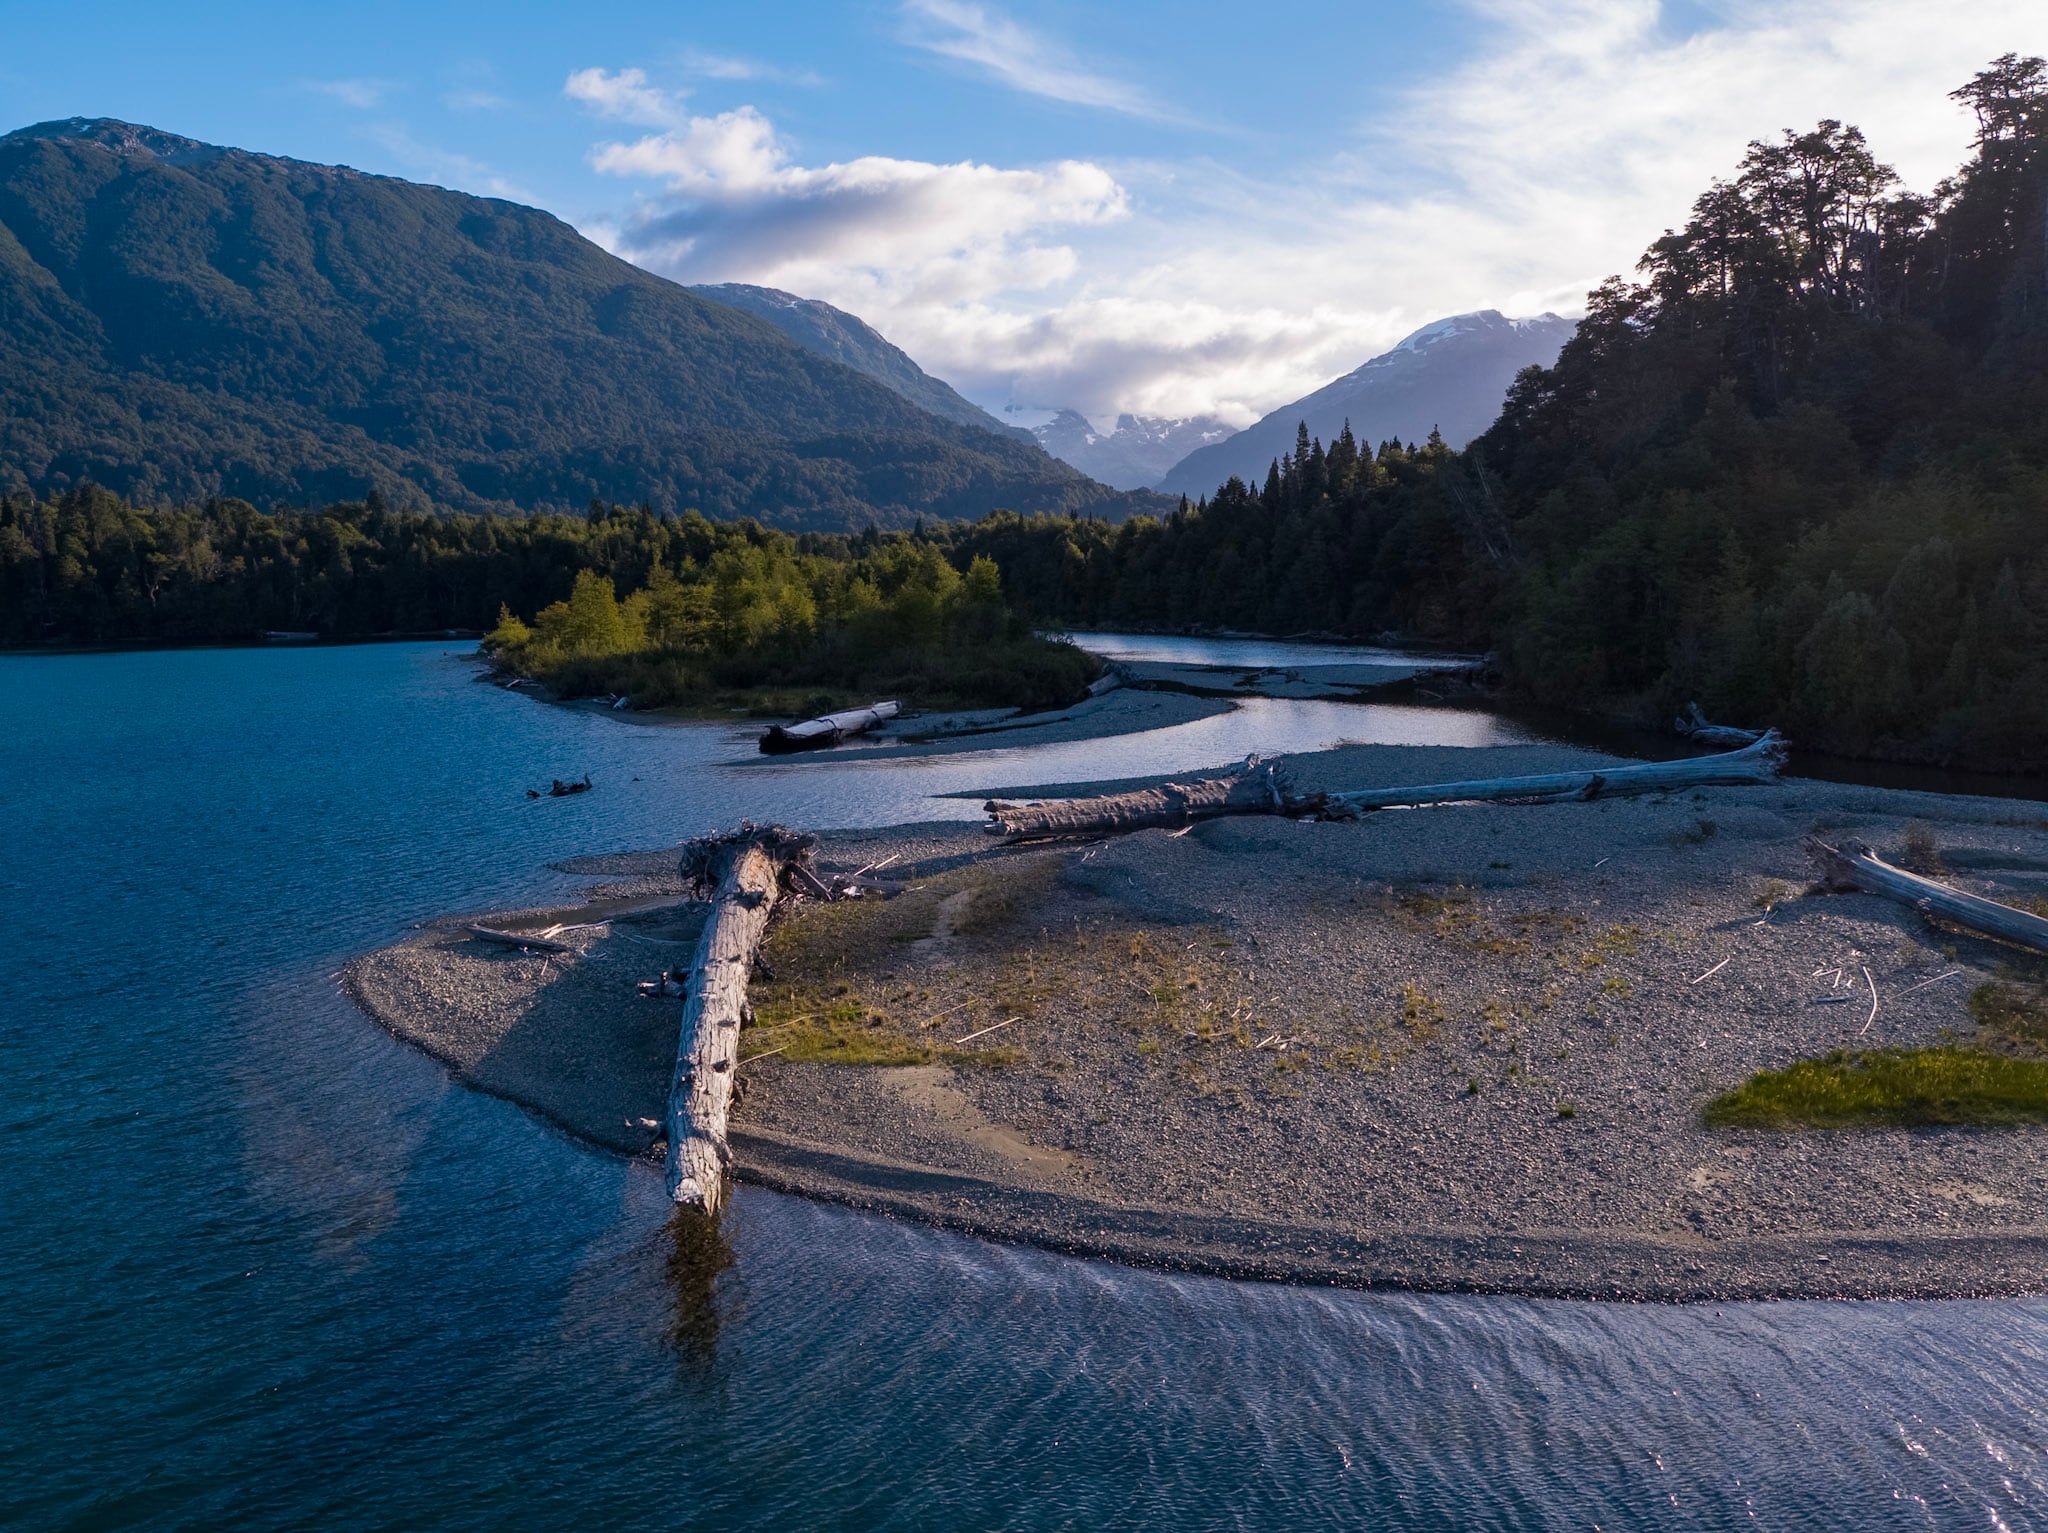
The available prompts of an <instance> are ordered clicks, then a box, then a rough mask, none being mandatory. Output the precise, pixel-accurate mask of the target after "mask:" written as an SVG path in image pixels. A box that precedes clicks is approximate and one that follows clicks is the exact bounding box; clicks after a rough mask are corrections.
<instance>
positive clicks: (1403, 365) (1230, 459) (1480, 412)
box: [1067, 309, 1572, 495]
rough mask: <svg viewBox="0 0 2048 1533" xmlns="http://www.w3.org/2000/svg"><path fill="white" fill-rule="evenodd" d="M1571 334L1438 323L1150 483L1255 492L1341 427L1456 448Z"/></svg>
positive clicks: (1555, 322)
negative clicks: (1303, 435)
mask: <svg viewBox="0 0 2048 1533" xmlns="http://www.w3.org/2000/svg"><path fill="white" fill-rule="evenodd" d="M1571 333H1572V322H1571V321H1570V320H1568V319H1560V318H1558V317H1557V316H1556V315H1555V314H1544V315H1539V316H1538V317H1537V318H1535V319H1508V318H1506V317H1505V316H1504V315H1502V314H1501V313H1500V312H1499V311H1498V310H1496V309H1483V310H1481V311H1480V312H1478V313H1476V314H1459V315H1455V316H1453V317H1452V318H1450V319H1440V320H1437V321H1436V322H1435V323H1433V324H1428V325H1424V326H1423V327H1422V328H1421V329H1420V330H1418V331H1416V332H1415V333H1414V334H1413V335H1411V336H1409V337H1408V338H1407V339H1406V340H1404V341H1402V342H1401V343H1400V344H1399V345H1398V346H1396V347H1394V348H1393V349H1392V350H1391V351H1387V352H1383V353H1381V354H1380V355H1379V356H1376V357H1374V358H1373V359H1372V360H1371V361H1370V362H1367V363H1366V364H1365V365H1364V366H1362V367H1360V368H1358V369H1356V370H1355V371H1353V372H1349V373H1346V374H1345V375H1344V376H1343V377H1341V378H1339V379H1337V380H1336V381H1335V382H1334V383H1326V384H1324V385H1323V387H1321V388H1319V389H1317V390H1316V391H1315V392H1314V393H1313V394H1309V395H1307V396H1305V397H1304V398H1301V399H1297V400H1296V401H1295V402H1294V403H1293V404H1291V405H1283V406H1281V408H1279V409H1277V410H1275V411H1273V412H1272V413H1271V414H1270V415H1268V416H1266V417H1265V418H1264V419H1263V420H1260V421H1257V422H1255V423H1254V424H1252V425H1250V426H1247V427H1246V428H1245V429H1244V430H1243V431H1240V432H1238V433H1237V434H1236V435H1235V436H1230V437H1226V438H1224V439H1223V440H1222V441H1220V442H1217V443H1216V444H1215V445H1213V446H1208V447H1203V448H1200V449H1199V450H1196V451H1193V452H1190V453H1189V454H1188V455H1187V456H1186V457H1185V458H1183V459H1181V460H1180V461H1179V462H1178V463H1176V464H1174V466H1173V467H1172V468H1171V469H1170V470H1169V471H1167V472H1166V473H1165V474H1163V475H1161V476H1160V477H1159V478H1158V479H1156V480H1154V481H1153V483H1155V484H1156V485H1157V486H1158V488H1160V489H1162V490H1166V491H1169V492H1171V493H1173V494H1176V495H1206V494H1208V493H1209V492H1210V491H1211V490H1213V489H1215V488H1216V486H1217V485H1219V484H1221V483H1223V481H1224V480H1226V479H1228V478H1229V477H1230V476H1231V475H1232V474H1235V475H1237V477H1238V478H1240V479H1243V480H1244V481H1246V482H1247V483H1249V484H1256V483H1258V482H1259V481H1260V480H1261V479H1263V478H1264V477H1265V473H1266V469H1267V468H1268V467H1269V466H1270V465H1271V464H1272V462H1273V460H1274V459H1275V458H1277V457H1279V456H1280V455H1281V454H1282V453H1285V452H1290V451H1292V450H1293V447H1294V437H1295V428H1296V427H1298V426H1301V425H1303V424H1306V425H1307V427H1308V429H1309V431H1310V433H1311V434H1312V435H1314V436H1317V437H1320V438H1321V439H1322V440H1323V441H1325V442H1329V441H1334V440H1335V439H1336V436H1337V433H1338V432H1339V431H1341V430H1342V429H1343V427H1344V424H1345V422H1347V421H1348V422H1350V423H1351V427H1352V429H1353V430H1354V431H1356V432H1357V433H1358V434H1359V436H1360V437H1361V438H1362V439H1364V440H1366V441H1384V440H1387V439H1389V438H1399V439H1400V440H1402V441H1406V442H1420V441H1422V440H1423V439H1424V438H1425V437H1427V436H1428V435H1429V434H1430V432H1432V431H1436V432H1439V433H1441V435H1442V436H1443V439H1444V440H1445V441H1447V442H1449V443H1450V444H1451V446H1453V447H1463V446H1464V445H1465V444H1466V443H1467V442H1468V441H1470V440H1471V439H1472V438H1473V437H1475V436H1477V435H1479V433H1480V432H1482V431H1484V430H1485V429H1486V428H1487V427H1488V426H1490V425H1492V424H1493V422H1494V420H1495V418H1496V417H1498V416H1499V414H1500V409H1501V402H1502V401H1503V400H1504V399H1505V398H1506V397H1507V391H1508V385H1509V384H1511V383H1513V382H1514V379H1515V374H1517V373H1518V372H1520V371H1521V370H1522V369H1523V368H1525V367H1528V366H1531V365H1547V364H1549V363H1550V362H1552V361H1554V360H1555V359H1556V357H1557V350H1558V348H1559V347H1560V346H1562V345H1563V344H1564V343H1565V340H1566V339H1567V338H1568V337H1569V336H1570V335H1571ZM1067 461H1069V462H1073V461H1074V460H1073V459H1071V458H1070V459H1068V460H1067ZM1098 477H1100V476H1098Z"/></svg>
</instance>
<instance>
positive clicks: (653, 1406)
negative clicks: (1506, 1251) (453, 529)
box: [0, 641, 2048, 1530]
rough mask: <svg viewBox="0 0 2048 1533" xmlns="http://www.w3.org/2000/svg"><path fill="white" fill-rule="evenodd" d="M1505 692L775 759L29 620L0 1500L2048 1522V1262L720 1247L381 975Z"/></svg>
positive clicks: (506, 1519) (855, 1219)
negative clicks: (1716, 1301) (501, 1095)
mask: <svg viewBox="0 0 2048 1533" xmlns="http://www.w3.org/2000/svg"><path fill="white" fill-rule="evenodd" d="M1148 642H1170V641H1148ZM1230 663H1237V662H1236V660H1235V659H1233V660H1232V661H1231V662H1230ZM1491 728H1492V726H1491V725H1490V723H1489V722H1488V721H1487V720H1485V719H1484V718H1483V717H1482V716H1478V715H1445V714H1441V713H1436V712H1422V713H1418V711H1417V710H1403V709H1377V710H1374V709H1359V708H1355V707H1348V706H1347V705H1342V704H1259V705H1256V706H1253V707H1249V708H1247V709H1244V710H1242V711H1240V712H1239V713H1236V714H1232V715H1229V716H1227V717H1226V718H1224V719H1213V720H1206V721H1203V722H1201V723H1199V724H1194V725H1188V726H1184V727H1183V729H1180V730H1170V731H1161V732H1159V733H1158V734H1156V735H1149V736H1136V737H1131V738H1128V739H1125V740H1121V741H1110V742H1099V743H1095V744H1084V745H1071V746H1048V747H1041V748H1037V749H1031V750H1011V751H1003V752H1000V753H997V752H991V753H988V754H986V755H977V756H971V757H951V758H945V759H942V760H939V761H927V762H896V763H869V764H865V765H848V764H820V763H815V762H812V763H802V764H793V765H773V766H763V765H759V764H756V762H755V761H753V760H750V759H749V757H750V753H751V751H752V744H751V735H750V734H749V733H748V732H744V731H739V730H733V729H724V728H721V727H717V726H710V725H704V726H691V727H687V728H656V727H634V726H630V725H627V724H624V723H622V722H620V721H617V720H614V719H610V718H605V717H600V716H597V715H594V714H587V713H581V712H576V711H572V710H567V709H559V708H550V707H546V706H544V705H541V704H538V703H535V702H533V701H531V700H529V699H525V698H522V697H519V696H516V695H514V694H509V693H506V692H503V691H501V690H499V689H496V688H492V687H488V686H482V685H479V684H477V683H476V682H475V681H474V680H473V679H472V668H471V667H470V666H469V665H468V664H467V663H465V661H464V660H463V658H462V656H461V654H460V652H459V649H457V648H455V647H451V646H447V645H389V646H371V647H362V648H332V649H327V648H322V649H307V650H286V651H280V650H218V651H184V652H176V653H157V654H118V655H80V656H44V657H32V658H31V657H7V658H0V895H4V897H5V899H6V902H7V907H8V920H7V934H8V937H9V939H10V941H9V947H10V949H11V951H10V954H9V960H8V961H7V962H6V963H5V964H4V965H0V1087H4V1093H0V1270H4V1272H5V1274H6V1280H7V1287H6V1302H5V1304H4V1306H0V1381H4V1390H0V1402H4V1409H0V1526H5V1527H8V1528H33V1529H44V1528H51V1529H57V1528H63V1529H101V1528H151V1529H156V1528H163V1529H221V1528H235V1529H245V1528H246V1529H285V1528H293V1529H297V1528H320V1529H418V1528H454V1529H470V1528H476V1529H521V1528H546V1529H553V1528H563V1529H591V1530H594V1529H610V1528H622V1529H639V1528H647V1529H682V1528H738V1529H764V1530H766V1529H809V1528H823V1529H842V1528H843V1529H870V1528H888V1529H896V1528H901V1529H924V1528H933V1529H953V1528H1016V1529H1038V1528H1071V1529H1097V1528H1176V1529H1180V1528H1190V1529H1208V1528H1218V1529H1224V1528H1227V1529H1269V1528H1270V1529H1294V1528H1309V1527H1362V1528H1392V1529H1411V1528H1412V1529H1439V1528H1486V1529H1492V1528H1498V1529H1521V1528H1546V1529H1547V1528H1557V1529H1567V1528H1571V1529H1585V1528H1592V1527H1600V1528H1608V1529H1620V1528H1643V1527H1657V1528H1687V1529H1694V1528H1700V1529H1705V1528H1737V1527H1742V1528H1751V1527H1764V1528H1857V1529H1863V1528H1870V1529H1892V1528H1900V1529H1908V1528H1993V1529H1995V1528H2000V1527H2005V1528H2012V1529H2021V1528H2030V1527H2048V1513H2044V1511H2043V1510H2042V1509H2043V1508H2044V1507H2048V1459H2044V1454H2048V1441H2044V1438H2048V1355H2044V1353H2048V1303H2039V1302H2032V1301H2025V1302H2013V1301H2000V1302H1970V1303H1944V1304H1830V1303H1812V1304H1770V1305H1727V1306H1722V1307H1718V1308H1716V1307H1677V1308H1673V1307H1657V1306H1606V1305H1597V1304H1585V1303H1564V1302H1553V1301H1528V1300H1507V1299H1482V1298H1464V1297H1443V1296H1429V1295H1406V1294H1360V1293H1345V1292H1332V1291H1317V1290H1306V1289H1294V1288H1286V1287H1278V1286H1267V1285H1258V1284H1243V1285H1237V1284H1229V1283H1223V1282H1216V1281H1210V1280H1201V1279H1187V1278H1177V1277H1173V1276H1167V1275H1161V1274H1156V1273H1149V1272H1144V1271H1137V1270H1131V1269H1125V1268H1119V1267H1115V1266H1110V1265H1105V1264H1100V1263H1091V1262H1079V1261H1072V1260H1068V1259H1065V1258H1060V1257H1056V1256H1051V1255H1047V1254H1044V1253H1040V1252H1036V1251H1032V1250H1028V1249H1019V1248H1008V1247H1002V1246H996V1245H990V1244H986V1243H983V1242H979V1241H975V1240H970V1239H965V1238H962V1237H957V1236H952V1235H948V1234H944V1233H941V1232H936V1231H932V1230H927V1229H923V1228H920V1227H917V1226H913V1225H906V1224H900V1223H895V1222H891V1221H888V1220H883V1219H878V1218H872V1217H869V1216H865V1215H859V1214H854V1213H850V1212H847V1211H845V1210H841V1209H835V1208H830V1207H825V1206H820V1205H814V1204H809V1203H806V1202H803V1201H801V1200H799V1199H794V1198H788V1197H781V1196H777V1195H774V1194H768V1193H763V1192H760V1191H758V1190H756V1189H751V1188H745V1187H743V1188H741V1189H739V1191H738V1193H737V1195H736V1198H735V1200H734V1204H733V1207H732V1209H731V1212H730V1215H729V1217H728V1219H727V1221H726V1228H725V1231H724V1234H725V1243H724V1245H723V1246H722V1247H719V1248H714V1249H709V1250H707V1249H703V1248H701V1247H679V1246H678V1244H677V1241H676V1239H675V1237H674V1236H673V1235H672V1234H671V1232H670V1230H669V1227H668V1225H667V1223H666V1213H667V1210H666V1207H665V1205H664V1202H663V1199H662V1195H661V1187H660V1182H659V1176H658V1173H657V1172H656V1171H655V1170H654V1169H653V1168H651V1167H648V1166H644V1165H640V1164H627V1163H625V1162H622V1161H619V1160H617V1159H615V1158H613V1157H610V1156H607V1155H603V1154H600V1153H597V1152H595V1151H592V1150H589V1149H585V1148H583V1147H581V1146H579V1145H578V1144H576V1143H574V1142H572V1141H570V1140H569V1139H567V1138H565V1137H563V1136H562V1135H560V1134H559V1133H557V1132H555V1131H553V1130H552V1129H549V1128H548V1127H546V1126H544V1125H543V1124H541V1123H539V1122H537V1121H536V1120H534V1119H533V1118H531V1117H529V1116H527V1115H526V1114H525V1113H523V1112H521V1111H520V1110H519V1109H517V1108H514V1107H511V1106H509V1105H507V1104H505V1103H502V1102H498V1101H494V1100H492V1099H489V1098H486V1097H482V1096H478V1095H476V1094H474V1093H471V1092H469V1091H466V1090H464V1089H462V1088H460V1087H457V1086H454V1085H452V1084H451V1083H450V1082H449V1081H448V1079H447V1077H446V1075H445V1073H444V1072H443V1071H442V1069H441V1068H440V1066H438V1065H436V1064H434V1063H433V1062H432V1061H431V1060H428V1059H425V1058H424V1057H422V1056H420V1055H418V1054H416V1053H414V1052H413V1051H411V1050H409V1049H407V1048H406V1047H404V1046H402V1045H400V1044H398V1043H397V1042H395V1041H394V1040H392V1039H391V1038H390V1037H389V1036H387V1035H386V1034H384V1033H383V1032H382V1031H381V1030H379V1029H378V1028H377V1027H375V1026H374V1025H372V1024H371V1023H369V1022H367V1021H366V1020H365V1019H363V1018H362V1017H361V1016H360V1015H359V1014H357V1013H356V1012H355V1011H354V1010H353V1009H352V1008H351V1007H350V1006H349V1005H348V1003H347V1002H346V1001H345V1000H344V999H343V998H342V997H341V996H340V994H339V993H338V991H337V989H336V986H335V982H334V979H333V973H334V971H335V969H336V968H337V966H338V965H339V964H340V963H341V962H342V961H344V960H345V959H347V958H348V957H350V956H351V955H353V954H355V953H358V952H360V951H363V950H364V949H366V948H369V947H373V946H377V945H379V944H382V943H384V942H387V941H390V940H391V939H393V938H394V937H396V936H397V935H399V934H400V933H402V932H403V931H404V930H405V929H406V927H407V926H408V925H409V923H412V922H414V921H418V920H422V919H425V918H427V917H429V916H433V915H438V914H441V913H443V912H446V911H450V910H457V909H485V908H489V907H490V906H492V905H494V904H502V903H509V902H512V901H520V900H529V899H532V898H534V897H535V896H537V895H539V896H545V895H547V894H549V893H555V892H566V891H568V890H570V889H572V888H574V887H576V886H577V884H578V881H577V880H572V879H568V878H565V877H562V876H560V875H551V874H547V873H545V872H543V871H541V868H542V865H543V864H544V863H546V862H547V861H549V860H551V859H555V858H560V857H564V856H569V855H574V854H577V853H583V852H593V851H603V850H610V849H616V848H623V847H642V846H650V845H660V844H665V843H669V842H673V841H675V840H678V839H680V838H682V837H684V836H687V835H689V834H692V833H695V832H697V831H700V830H703V829H706V828H709V827H711V826H714V825H719V824H725V823H729V822H731V821H734V820H737V819H738V818H740V817H741V816H742V815H751V816H753V817H755V818H757V819H768V818H776V819H782V820H785V821H789V822H792V823H798V824H806V825H814V826H825V825H850V824H881V823H890V822H894V821H900V820H907V819H932V818H963V817H964V818H972V817H974V815H975V812H976V811H975V805H974V804H973V803H972V802H970V801H967V800H961V799H945V798H937V797H934V796H933V795H936V794H941V793H948V792H955V791H966V790H971V789H973V788H975V787H977V786H982V785H987V784H992V783H1021V782H1034V781H1056V780H1061V779H1077V778H1088V777H1110V776H1123V775H1130V774H1132V773H1136V772H1143V771H1147V770H1164V769H1175V770H1177V769H1180V768H1183V767H1191V766H1200V765H1210V764H1214V763H1217V762H1220V761H1223V760H1227V759H1230V758H1231V757H1233V756H1238V755H1242V754H1244V753H1245V751H1246V750H1250V749H1260V750H1265V751H1276V750H1285V749H1290V748H1303V747H1305V746H1308V745H1313V744H1321V743H1329V742H1331V741H1334V740H1337V739H1342V738H1352V739H1363V738H1373V737H1397V736H1399V735H1400V733H1401V732H1402V731H1404V730H1405V731H1407V732H1408V733H1409V735H1410V736H1411V737H1415V738H1429V739H1440V740H1446V741H1448V740H1450V739H1452V738H1466V739H1470V740H1471V741H1472V742H1473V743H1479V742H1481V741H1483V740H1484V739H1486V738H1488V737H1489V735H1488V731H1489V730H1490V729H1491ZM585 772H588V773H590V774H591V776H592V778H593V780H594V781H595V782H596V784H597V787H598V791H596V792H593V793H590V794H588V795H584V796H582V797H579V798H572V799H564V800H539V801H535V800H530V799H528V798H526V796H525V790H526V789H527V788H528V787H530V786H540V785H545V784H546V782H547V781H548V779H549V778H551V777H558V776H559V777H570V776H576V777H580V776H582V775H583V774H584V773H585Z"/></svg>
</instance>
